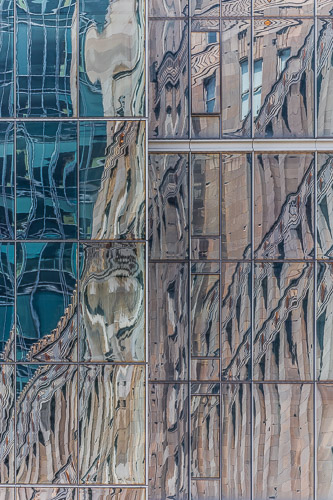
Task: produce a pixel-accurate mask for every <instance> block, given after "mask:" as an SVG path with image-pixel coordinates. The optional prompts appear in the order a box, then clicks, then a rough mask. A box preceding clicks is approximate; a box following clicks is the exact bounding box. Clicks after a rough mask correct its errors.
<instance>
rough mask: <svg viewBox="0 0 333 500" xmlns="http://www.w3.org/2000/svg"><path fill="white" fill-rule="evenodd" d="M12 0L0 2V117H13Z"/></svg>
mask: <svg viewBox="0 0 333 500" xmlns="http://www.w3.org/2000/svg"><path fill="white" fill-rule="evenodd" d="M13 4H14V0H2V2H1V9H0V29H1V38H0V116H1V117H5V116H13V112H14V109H13V103H14V53H13V49H14V40H13V38H14V34H13V33H14V8H13V7H14V5H13Z"/></svg>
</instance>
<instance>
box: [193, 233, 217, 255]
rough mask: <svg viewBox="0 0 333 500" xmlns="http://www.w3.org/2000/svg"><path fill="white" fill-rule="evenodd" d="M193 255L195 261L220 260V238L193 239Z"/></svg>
mask: <svg viewBox="0 0 333 500" xmlns="http://www.w3.org/2000/svg"><path fill="white" fill-rule="evenodd" d="M191 253H192V256H191V258H192V259H194V260H206V259H207V260H210V259H211V260H218V259H219V258H220V238H205V237H204V238H191Z"/></svg>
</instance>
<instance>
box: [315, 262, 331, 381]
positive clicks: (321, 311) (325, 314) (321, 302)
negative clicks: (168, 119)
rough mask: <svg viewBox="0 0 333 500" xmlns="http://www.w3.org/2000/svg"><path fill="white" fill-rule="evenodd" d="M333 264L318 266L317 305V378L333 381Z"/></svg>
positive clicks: (325, 263)
mask: <svg viewBox="0 0 333 500" xmlns="http://www.w3.org/2000/svg"><path fill="white" fill-rule="evenodd" d="M332 293H333V263H332V262H318V264H317V304H316V321H317V330H316V367H317V374H316V377H317V378H318V379H319V380H333V345H332V341H333V339H332V324H333V318H332V314H333V297H332Z"/></svg>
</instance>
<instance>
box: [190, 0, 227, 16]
mask: <svg viewBox="0 0 333 500" xmlns="http://www.w3.org/2000/svg"><path fill="white" fill-rule="evenodd" d="M191 5H192V9H191V15H192V16H202V17H219V15H220V1H219V0H192V4H191Z"/></svg>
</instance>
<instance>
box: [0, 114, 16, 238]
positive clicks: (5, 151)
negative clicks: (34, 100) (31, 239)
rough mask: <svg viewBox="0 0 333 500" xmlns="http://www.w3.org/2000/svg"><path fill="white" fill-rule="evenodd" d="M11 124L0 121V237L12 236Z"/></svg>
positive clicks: (12, 177) (12, 140) (12, 164)
mask: <svg viewBox="0 0 333 500" xmlns="http://www.w3.org/2000/svg"><path fill="white" fill-rule="evenodd" d="M13 142H14V129H13V124H11V123H10V124H8V123H0V176H1V181H0V182H1V184H0V239H13V238H14V162H13Z"/></svg>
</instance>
